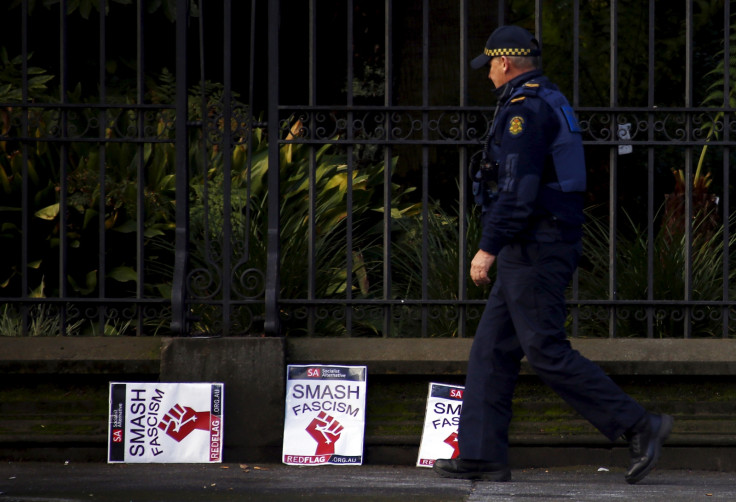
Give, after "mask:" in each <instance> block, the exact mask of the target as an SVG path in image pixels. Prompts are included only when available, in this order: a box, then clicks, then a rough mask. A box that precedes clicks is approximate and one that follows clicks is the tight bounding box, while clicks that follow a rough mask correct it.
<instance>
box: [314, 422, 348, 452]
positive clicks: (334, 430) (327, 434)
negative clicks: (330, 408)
mask: <svg viewBox="0 0 736 502" xmlns="http://www.w3.org/2000/svg"><path fill="white" fill-rule="evenodd" d="M342 429H343V427H342V425H340V422H338V421H337V420H335V419H334V418H332V417H331V416H329V415H328V414H326V413H325V412H324V411H320V412H319V415H317V418H315V419H314V420H312V422H311V423H310V424H309V425H308V426H307V432H308V433H309V435H310V436H312V438H314V440H315V441H317V451H316V452H315V453H314V454H315V455H332V454H333V453H335V442H336V441H337V440H338V439H340V434H342Z"/></svg>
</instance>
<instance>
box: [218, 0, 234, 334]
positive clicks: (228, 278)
mask: <svg viewBox="0 0 736 502" xmlns="http://www.w3.org/2000/svg"><path fill="white" fill-rule="evenodd" d="M232 10H233V5H232V0H225V2H224V10H223V16H222V17H223V19H222V22H223V30H222V31H223V40H222V45H223V51H222V67H223V72H222V73H223V75H222V78H223V81H224V83H223V85H224V88H223V93H222V100H223V103H222V123H223V131H222V149H221V151H222V168H223V180H222V187H223V193H222V205H223V213H224V214H223V215H222V217H223V225H222V226H223V227H224V228H223V229H222V230H223V232H222V240H223V242H222V334H223V336H228V335H230V328H231V322H232V321H231V319H232V311H231V309H232V295H231V291H232V280H233V268H232V258H233V256H232V230H233V225H232V212H233V205H232V168H233V163H232V159H233V157H232V148H233V127H232V111H233V110H232V106H233V75H232V56H231V50H232Z"/></svg>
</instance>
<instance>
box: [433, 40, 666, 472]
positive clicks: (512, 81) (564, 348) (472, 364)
mask: <svg viewBox="0 0 736 502" xmlns="http://www.w3.org/2000/svg"><path fill="white" fill-rule="evenodd" d="M540 56H541V51H540V47H539V43H538V42H537V40H536V39H534V37H533V36H532V35H531V34H530V33H529V32H528V31H526V30H525V29H523V28H520V27H517V26H502V27H500V28H498V29H497V30H495V31H494V32H493V33H492V34H491V36H490V37H489V38H488V41H487V42H486V46H485V49H484V51H483V54H481V55H479V56H478V57H476V58H475V59H473V61H472V62H471V66H472V67H473V68H475V69H478V68H481V67H484V66H487V67H489V74H488V78H489V79H491V80H492V81H493V84H494V85H495V87H496V91H495V92H496V94H497V96H498V106H497V108H496V114H495V117H494V121H493V124H492V126H491V130H490V134H489V136H488V140H487V143H486V146H485V152H484V158H483V161H482V162H481V168H480V169H478V170H476V171H475V172H474V173H473V176H474V180H473V181H474V191H475V195H476V201H477V202H479V203H481V204H482V205H483V212H482V213H483V216H482V218H483V231H482V235H481V239H480V244H479V248H480V249H479V250H478V252H477V253H476V255H475V257H474V258H473V260H472V262H471V265H470V275H471V278H472V280H473V282H474V283H475V284H476V285H484V284H489V283H490V279H489V278H488V271H489V270H490V268H491V266H492V265H493V264H494V263H495V264H496V267H497V274H496V281H495V283H494V284H493V288H492V290H491V293H490V296H489V298H488V302H487V304H486V307H485V310H484V312H483V315H482V317H481V319H480V323H479V325H478V330H477V331H476V334H475V339H474V341H473V346H472V349H471V352H470V358H469V361H468V373H467V377H466V383H465V392H464V395H463V407H462V412H461V415H460V425H459V429H458V442H459V452H460V453H459V456H458V458H455V459H439V460H437V461H436V462H435V464H434V470H435V471H436V472H437V473H438V474H439V475H441V476H444V477H451V478H462V479H485V480H492V481H508V480H510V479H511V471H510V470H509V467H508V428H509V422H510V421H511V399H512V394H513V390H514V386H515V384H516V379H517V376H518V374H519V365H520V361H521V359H522V357H524V356H526V358H527V361H528V362H529V364H530V365H531V367H532V368H533V369H534V371H535V372H536V374H537V375H539V377H540V378H541V379H542V380H543V381H544V383H545V384H547V385H549V386H550V387H551V388H552V389H553V390H554V391H555V392H557V393H558V394H559V395H560V396H561V397H562V398H563V399H564V400H565V401H566V402H567V403H568V404H570V405H571V406H572V407H573V408H574V409H575V410H577V411H578V412H579V413H580V414H581V415H582V416H583V417H585V418H586V419H587V420H588V421H590V422H591V423H592V424H593V425H594V426H595V427H596V428H597V429H598V430H599V431H601V432H602V433H603V434H604V435H605V436H606V437H608V438H609V439H610V440H611V441H615V440H616V439H618V438H619V437H622V436H623V437H624V438H626V439H627V440H628V441H629V450H630V453H631V464H630V466H629V469H628V471H627V472H626V476H625V477H626V480H627V481H628V482H629V483H636V482H638V481H640V480H641V479H643V478H644V477H645V476H646V475H647V474H648V473H649V472H650V471H651V469H652V468H653V467H654V465H655V464H656V462H657V460H658V459H659V456H660V453H661V449H662V443H663V442H664V441H665V439H667V437H668V436H669V434H670V431H671V429H672V423H673V420H672V417H671V416H669V415H656V414H651V413H648V412H647V411H646V410H644V408H642V407H641V405H639V404H638V403H637V402H636V401H634V400H633V399H632V398H631V397H629V396H628V395H627V394H626V393H624V392H623V391H622V390H621V389H620V388H619V387H618V386H617V385H616V384H615V383H614V382H613V381H612V380H611V379H610V378H609V377H608V376H607V375H606V374H605V373H604V372H603V371H602V370H601V369H600V368H599V367H598V366H597V365H596V364H594V363H593V362H591V361H589V360H588V359H586V358H584V357H583V356H582V355H581V354H580V353H578V352H577V351H575V350H573V349H572V347H571V346H570V342H569V341H568V340H567V338H566V334H565V319H566V316H567V311H566V308H565V289H566V287H567V285H568V284H569V282H570V280H571V278H572V274H573V272H574V270H575V268H576V267H577V262H578V259H579V258H580V255H581V252H582V247H581V242H580V239H581V236H582V223H583V202H584V191H585V161H584V157H583V146H582V139H581V137H580V129H579V127H578V124H577V122H576V120H575V117H574V114H573V112H572V109H571V107H570V105H569V103H568V101H567V100H566V99H565V97H564V96H563V95H562V94H561V93H560V91H559V90H558V89H557V87H556V86H555V85H554V84H552V83H551V82H550V81H549V80H548V79H547V78H546V77H544V76H543V75H542V72H541V70H540V69H539V67H540Z"/></svg>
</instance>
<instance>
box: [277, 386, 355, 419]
mask: <svg viewBox="0 0 736 502" xmlns="http://www.w3.org/2000/svg"><path fill="white" fill-rule="evenodd" d="M291 397H292V399H303V400H304V402H301V403H298V404H296V405H294V406H292V407H291V411H292V412H293V413H294V415H299V414H302V413H309V412H313V411H325V412H336V413H345V414H347V415H350V416H353V417H357V416H358V413H359V412H360V408H358V407H354V406H353V405H352V404H350V402H348V401H350V400H359V399H360V387H359V386H357V385H345V384H337V385H321V384H318V385H310V384H295V385H294V386H293V387H292V388H291Z"/></svg>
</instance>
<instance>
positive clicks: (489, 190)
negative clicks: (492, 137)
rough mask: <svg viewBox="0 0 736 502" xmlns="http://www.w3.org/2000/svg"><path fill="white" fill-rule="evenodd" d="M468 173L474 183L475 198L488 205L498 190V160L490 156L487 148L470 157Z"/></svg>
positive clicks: (482, 204)
mask: <svg viewBox="0 0 736 502" xmlns="http://www.w3.org/2000/svg"><path fill="white" fill-rule="evenodd" d="M468 175H469V176H470V180H471V181H472V183H473V199H474V200H475V203H476V204H479V205H481V206H486V205H488V204H490V203H491V202H493V200H494V199H495V198H496V193H497V192H498V162H496V161H493V160H491V159H489V158H488V153H487V152H486V150H485V148H484V149H483V150H479V151H477V152H475V153H474V154H473V155H472V156H471V157H470V162H469V165H468Z"/></svg>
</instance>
